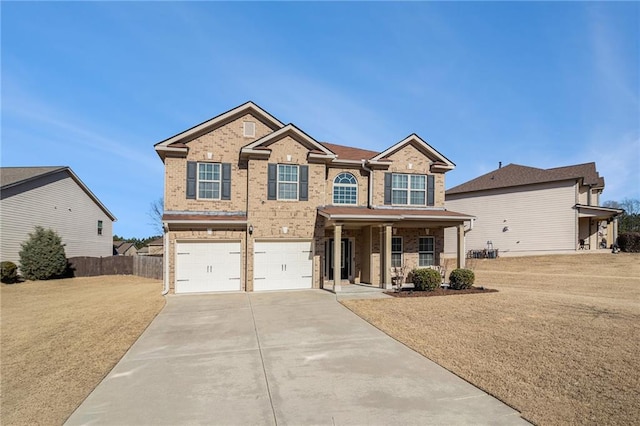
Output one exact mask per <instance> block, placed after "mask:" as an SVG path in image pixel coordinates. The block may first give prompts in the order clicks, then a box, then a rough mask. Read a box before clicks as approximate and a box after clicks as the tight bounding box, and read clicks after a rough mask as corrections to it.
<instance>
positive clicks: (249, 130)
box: [242, 121, 256, 138]
mask: <svg viewBox="0 0 640 426" xmlns="http://www.w3.org/2000/svg"><path fill="white" fill-rule="evenodd" d="M242 124H243V131H242V133H243V136H244V137H245V138H254V137H256V123H254V122H253V121H245V122H243V123H242Z"/></svg>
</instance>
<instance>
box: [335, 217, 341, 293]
mask: <svg viewBox="0 0 640 426" xmlns="http://www.w3.org/2000/svg"><path fill="white" fill-rule="evenodd" d="M341 249H342V224H341V223H336V224H335V225H334V226H333V292H334V293H338V292H339V291H341V290H342V286H341V285H340V280H341V278H340V275H341V273H340V271H341V269H342V268H341V266H342V265H341V263H342V262H340V260H341V259H342V252H341Z"/></svg>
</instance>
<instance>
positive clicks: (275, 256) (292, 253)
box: [253, 241, 313, 291]
mask: <svg viewBox="0 0 640 426" xmlns="http://www.w3.org/2000/svg"><path fill="white" fill-rule="evenodd" d="M312 278H313V253H312V250H311V242H310V241H288V242H274V241H269V242H256V243H255V250H254V284H253V288H254V290H255V291H260V290H291V289H304V288H311V287H312Z"/></svg>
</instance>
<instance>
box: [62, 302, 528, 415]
mask: <svg viewBox="0 0 640 426" xmlns="http://www.w3.org/2000/svg"><path fill="white" fill-rule="evenodd" d="M66 424H68V425H81V424H110V425H144V424H148V425H157V424H166V425H183V424H190V425H193V424H220V425H231V424H237V425H275V424H280V425H285V424H286V425H312V424H313V425H348V424H351V425H364V424H380V425H390V424H403V425H405V424H421V425H441V424H447V425H460V424H474V425H480V424H493V425H501V424H504V425H512V424H527V423H526V422H525V421H524V420H522V419H521V418H520V417H519V414H518V412H516V411H515V410H513V409H511V408H509V407H508V406H506V405H504V404H503V403H501V402H500V401H498V400H496V399H495V398H493V397H491V396H489V395H487V394H486V393H484V392H483V391H481V390H479V389H477V388H476V387H474V386H472V385H470V384H468V383H467V382H465V381H464V380H462V379H460V378H458V377H457V376H455V375H453V374H451V373H449V372H447V371H446V370H444V369H443V368H441V367H439V366H438V365H436V364H435V363H433V362H431V361H429V360H428V359H426V358H424V357H422V356H421V355H419V354H417V353H416V352H414V351H412V350H410V349H408V348H407V347H405V346H404V345H402V344H400V343H398V342H396V341H395V340H393V339H392V338H390V337H389V336H387V335H386V334H384V333H382V332H381V331H379V330H378V329H376V328H375V327H373V326H371V325H369V324H368V323H367V322H365V321H363V320H362V319H360V318H359V317H358V316H356V315H354V314H353V313H352V312H351V311H349V310H348V309H346V308H344V307H343V306H342V305H340V304H339V303H337V302H336V298H335V295H333V294H331V293H328V292H326V291H323V290H308V291H297V292H273V293H247V294H244V293H243V294H240V293H238V294H224V295H193V296H170V297H168V301H167V306H166V307H165V308H164V309H163V311H162V312H161V313H160V315H158V317H157V318H156V319H155V320H154V321H153V322H152V324H151V325H150V326H149V328H148V329H147V330H146V331H145V332H144V333H143V335H142V336H141V337H140V339H139V340H138V341H137V342H136V343H135V344H134V345H133V346H132V347H131V349H130V350H129V352H127V354H126V355H125V356H124V357H123V358H122V360H121V361H120V362H119V363H118V365H116V367H115V368H114V369H113V370H112V371H111V372H110V373H109V375H108V376H107V377H106V378H105V379H104V380H103V381H102V383H100V385H98V387H97V388H96V389H95V390H94V391H93V393H92V394H91V395H90V396H89V397H88V398H87V399H86V400H85V401H84V403H82V405H81V406H80V407H79V408H78V409H77V410H76V411H75V412H74V414H73V415H72V416H71V417H70V418H69V420H68V421H67V423H66Z"/></svg>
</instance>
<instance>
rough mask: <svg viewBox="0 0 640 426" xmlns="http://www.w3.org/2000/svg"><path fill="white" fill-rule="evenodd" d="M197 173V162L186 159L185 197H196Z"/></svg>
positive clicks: (193, 198) (192, 198) (191, 198)
mask: <svg viewBox="0 0 640 426" xmlns="http://www.w3.org/2000/svg"><path fill="white" fill-rule="evenodd" d="M197 173H198V163H196V162H195V161H187V199H190V200H195V199H196V174H197Z"/></svg>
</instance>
